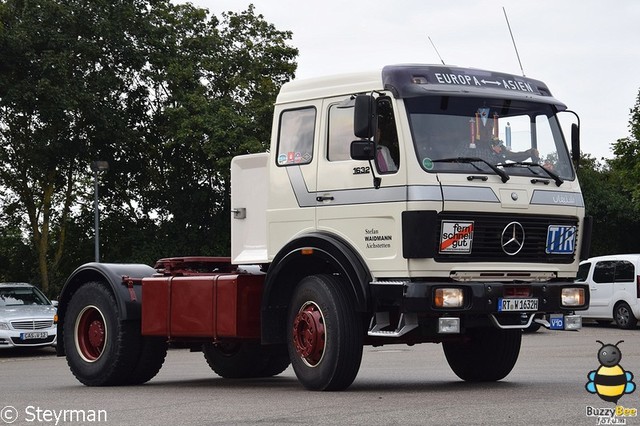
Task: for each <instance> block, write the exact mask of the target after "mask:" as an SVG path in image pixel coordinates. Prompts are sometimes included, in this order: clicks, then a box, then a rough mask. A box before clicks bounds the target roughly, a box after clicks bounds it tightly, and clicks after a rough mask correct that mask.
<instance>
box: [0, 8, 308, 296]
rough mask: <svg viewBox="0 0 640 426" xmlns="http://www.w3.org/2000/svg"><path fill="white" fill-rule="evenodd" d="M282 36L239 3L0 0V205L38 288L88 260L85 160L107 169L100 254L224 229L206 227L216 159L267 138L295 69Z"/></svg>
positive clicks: (140, 251) (185, 246)
mask: <svg viewBox="0 0 640 426" xmlns="http://www.w3.org/2000/svg"><path fill="white" fill-rule="evenodd" d="M289 39H290V33H288V32H280V31H277V30H276V29H275V28H274V27H273V26H272V25H270V24H268V23H266V22H265V21H264V19H263V17H262V16H261V15H257V16H256V15H255V14H254V10H253V7H252V6H249V8H248V10H247V11H245V12H243V13H240V14H232V13H229V14H224V15H223V21H222V23H221V21H219V20H218V19H217V18H216V17H215V16H210V15H209V14H208V13H207V11H205V10H203V9H199V8H195V7H194V6H192V5H190V4H185V5H173V4H172V3H171V2H170V1H169V0H138V1H124V2H116V3H114V2H112V1H110V0H90V1H79V0H29V1H27V0H6V1H1V2H0V145H1V149H0V190H2V199H1V200H0V203H1V204H0V206H1V207H2V209H3V211H5V212H7V213H9V214H10V215H12V216H13V217H16V218H20V219H22V221H21V222H18V223H22V224H24V225H23V228H21V232H22V234H23V235H28V236H29V238H30V241H31V245H32V247H33V250H34V253H36V254H37V256H36V258H37V263H38V276H39V281H40V284H41V286H42V288H43V289H44V290H45V291H47V290H48V289H49V284H50V279H51V277H57V276H59V275H60V266H61V265H63V264H64V265H66V266H65V268H67V267H69V264H70V263H73V260H76V261H77V262H78V263H79V262H82V261H87V260H90V259H91V257H92V256H90V255H89V254H90V251H88V249H89V247H90V245H89V244H88V242H89V241H90V239H91V237H92V233H91V228H92V227H91V220H90V218H91V217H92V216H91V214H92V205H91V200H92V193H93V191H92V185H91V182H92V180H91V172H90V170H89V164H90V162H91V161H92V160H96V159H100V160H107V161H109V163H110V166H111V167H110V170H109V172H108V173H107V174H105V175H104V176H102V177H101V179H102V185H103V187H102V188H101V195H103V197H101V206H102V208H103V209H104V213H105V214H104V215H103V217H104V227H105V228H104V231H103V232H102V233H101V236H104V237H105V243H109V244H112V243H113V244H112V245H110V246H109V247H110V248H109V249H108V250H107V251H106V253H105V258H106V259H108V260H119V261H132V260H133V261H137V260H146V259H147V257H148V255H149V254H163V253H165V252H171V253H173V252H175V251H177V250H178V249H179V250H180V251H187V250H189V251H191V250H195V251H196V252H197V250H199V249H201V247H199V244H200V242H202V241H205V240H207V238H203V237H211V238H210V240H211V241H214V243H211V244H206V245H205V248H207V249H208V250H207V251H212V250H214V249H217V248H220V247H221V246H222V244H223V243H224V241H225V240H228V236H225V235H224V232H221V233H220V237H218V238H215V237H214V235H215V234H214V233H213V230H214V229H218V227H219V226H221V224H222V223H223V222H225V223H226V220H225V219H224V215H225V210H226V211H228V206H227V205H226V204H225V203H226V195H227V194H228V172H227V169H228V160H229V158H230V157H231V156H233V155H235V154H237V153H241V152H250V151H254V150H257V149H260V148H262V144H263V143H264V142H265V141H266V140H268V129H269V127H270V121H267V122H264V121H263V120H264V118H265V116H266V115H267V112H266V111H267V109H270V105H271V103H272V102H273V99H274V96H275V93H276V91H277V90H278V88H279V86H280V85H281V84H282V82H284V81H286V80H288V79H289V78H291V77H292V76H293V72H294V71H295V62H294V58H295V56H296V55H297V51H296V50H295V49H293V48H291V47H289V46H287V45H286V42H287V40H289ZM223 167H224V168H223ZM225 229H226V227H225ZM70 233H72V234H73V238H74V244H73V247H72V250H71V252H72V253H73V255H74V256H77V258H76V259H73V260H69V259H68V258H65V257H63V255H64V254H65V253H68V252H67V251H66V247H67V245H66V241H67V239H68V238H69V234H70ZM122 236H131V237H130V238H127V239H123V238H121V237H122ZM134 237H135V240H133V238H134ZM168 247H171V250H166V248H168ZM75 266H77V265H75Z"/></svg>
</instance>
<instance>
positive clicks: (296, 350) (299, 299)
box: [287, 275, 364, 391]
mask: <svg viewBox="0 0 640 426" xmlns="http://www.w3.org/2000/svg"><path fill="white" fill-rule="evenodd" d="M287 318H288V319H287V336H288V337H287V341H288V348H289V358H290V359H291V365H292V366H293V370H294V372H295V373H296V376H297V377H298V380H299V381H300V382H301V383H302V385H303V386H304V387H305V388H307V389H310V390H327V391H336V390H343V389H346V388H347V387H349V385H351V383H353V381H354V380H355V378H356V376H357V374H358V370H359V369H360V362H361V361H362V346H363V339H364V334H363V328H362V320H361V317H360V315H358V314H357V313H356V312H355V309H354V303H353V297H352V295H351V293H350V292H349V291H348V289H347V287H346V286H345V285H344V283H343V282H341V281H339V280H338V278H336V277H335V276H332V275H313V276H309V277H306V278H304V279H303V280H302V281H301V282H300V283H299V284H298V286H297V287H296V289H295V291H294V294H293V298H292V300H291V304H290V306H289V314H288V317H287Z"/></svg>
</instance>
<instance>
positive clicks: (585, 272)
mask: <svg viewBox="0 0 640 426" xmlns="http://www.w3.org/2000/svg"><path fill="white" fill-rule="evenodd" d="M589 269H591V263H583V264H582V265H580V266H579V267H578V276H577V277H576V281H580V282H584V281H586V280H587V278H588V277H589Z"/></svg>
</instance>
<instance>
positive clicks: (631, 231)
mask: <svg viewBox="0 0 640 426" xmlns="http://www.w3.org/2000/svg"><path fill="white" fill-rule="evenodd" d="M629 127H630V136H629V137H627V138H623V139H618V141H617V142H615V143H614V144H613V147H614V149H613V152H614V158H613V159H609V160H605V161H604V162H598V161H597V160H595V159H593V158H591V157H590V156H588V155H587V156H584V155H583V157H582V159H581V163H580V169H579V170H578V175H579V177H580V185H581V187H582V192H583V195H584V199H585V205H586V210H587V214H589V215H591V216H593V219H594V223H593V238H592V255H603V254H612V253H629V252H640V241H638V238H637V235H638V232H639V231H640V94H639V97H638V100H637V101H636V105H635V106H634V108H633V109H631V118H630V121H629Z"/></svg>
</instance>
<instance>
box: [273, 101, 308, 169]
mask: <svg viewBox="0 0 640 426" xmlns="http://www.w3.org/2000/svg"><path fill="white" fill-rule="evenodd" d="M315 123H316V109H315V108H302V109H293V110H288V111H283V112H282V114H280V129H279V131H278V158H277V161H278V165H279V166H290V165H300V164H309V163H310V162H311V160H312V159H313V134H314V130H315Z"/></svg>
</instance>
